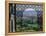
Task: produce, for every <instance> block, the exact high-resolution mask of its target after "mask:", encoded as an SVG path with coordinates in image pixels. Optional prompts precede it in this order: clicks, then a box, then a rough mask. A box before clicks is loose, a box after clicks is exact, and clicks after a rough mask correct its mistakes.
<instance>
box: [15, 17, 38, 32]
mask: <svg viewBox="0 0 46 36" xmlns="http://www.w3.org/2000/svg"><path fill="white" fill-rule="evenodd" d="M16 18H17V19H16V32H30V31H38V24H37V18H35V20H34V22H33V24H32V20H31V19H30V20H28V19H22V18H21V17H16ZM17 25H18V26H17Z"/></svg>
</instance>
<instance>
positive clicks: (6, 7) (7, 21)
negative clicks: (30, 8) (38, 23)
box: [5, 1, 45, 36]
mask: <svg viewBox="0 0 46 36" xmlns="http://www.w3.org/2000/svg"><path fill="white" fill-rule="evenodd" d="M10 3H11V4H12V3H13V4H16V5H17V4H19V5H26V4H27V5H36V6H37V5H42V10H43V14H42V15H43V16H42V18H43V24H42V25H43V30H42V31H35V32H34V31H33V32H10V31H9V30H10V21H9V19H10V18H9V10H10V9H9V4H10ZM15 8H16V7H15ZM17 10H18V9H17ZM44 32H45V3H44V2H25V1H6V2H5V34H7V35H8V36H10V35H21V34H35V33H44ZM9 34H10V35H9ZM7 35H6V36H7Z"/></svg>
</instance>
